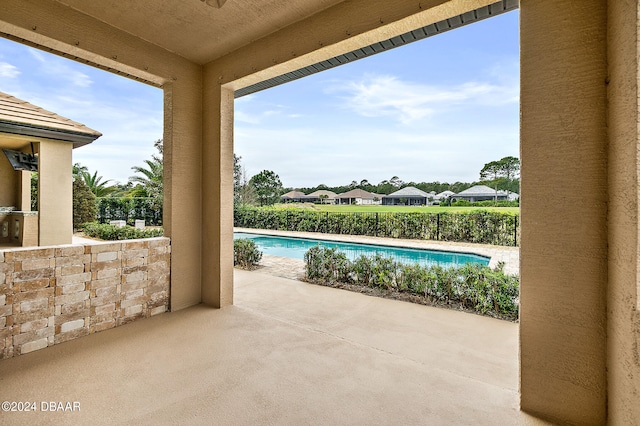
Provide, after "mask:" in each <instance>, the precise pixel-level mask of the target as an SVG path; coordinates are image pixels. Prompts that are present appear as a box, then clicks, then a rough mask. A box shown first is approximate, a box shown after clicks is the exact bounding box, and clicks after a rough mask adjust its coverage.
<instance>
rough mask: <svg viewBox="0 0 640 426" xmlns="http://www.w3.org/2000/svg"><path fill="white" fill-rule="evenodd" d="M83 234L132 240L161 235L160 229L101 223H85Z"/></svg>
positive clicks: (108, 239) (102, 238) (103, 238)
mask: <svg viewBox="0 0 640 426" xmlns="http://www.w3.org/2000/svg"><path fill="white" fill-rule="evenodd" d="M83 227H84V234H85V235H86V236H88V237H93V238H100V239H101V240H107V241H112V240H134V239H138V238H153V237H162V233H163V231H162V229H137V228H133V227H131V226H123V227H118V226H114V225H108V224H102V223H95V222H92V223H85V224H84V225H83Z"/></svg>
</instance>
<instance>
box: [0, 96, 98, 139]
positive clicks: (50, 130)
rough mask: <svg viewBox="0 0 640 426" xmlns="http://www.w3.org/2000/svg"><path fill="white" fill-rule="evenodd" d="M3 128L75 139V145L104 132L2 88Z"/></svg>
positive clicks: (0, 110) (0, 123)
mask: <svg viewBox="0 0 640 426" xmlns="http://www.w3.org/2000/svg"><path fill="white" fill-rule="evenodd" d="M0 132H5V133H16V134H22V135H27V136H41V137H46V138H49V139H57V140H65V141H69V142H74V146H81V145H85V144H87V143H91V142H93V141H94V140H95V139H97V138H99V137H100V136H102V133H100V132H98V131H96V130H93V129H90V128H89V127H87V126H85V125H84V124H81V123H78V122H75V121H73V120H70V119H68V118H66V117H63V116H61V115H58V114H56V113H53V112H51V111H47V110H45V109H42V108H40V107H38V106H36V105H33V104H30V103H29V102H26V101H23V100H21V99H18V98H16V97H14V96H11V95H8V94H6V93H3V92H0Z"/></svg>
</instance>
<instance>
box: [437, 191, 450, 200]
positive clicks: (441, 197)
mask: <svg viewBox="0 0 640 426" xmlns="http://www.w3.org/2000/svg"><path fill="white" fill-rule="evenodd" d="M452 195H456V193H455V192H453V191H442V192H441V193H439V194H436V195H435V196H434V197H433V198H434V199H435V200H436V201H440V200H446V199H447V198H449V197H451V196H452Z"/></svg>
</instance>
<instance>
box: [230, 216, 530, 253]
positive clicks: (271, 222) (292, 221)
mask: <svg viewBox="0 0 640 426" xmlns="http://www.w3.org/2000/svg"><path fill="white" fill-rule="evenodd" d="M234 226H237V227H242V228H258V229H272V230H283V231H299V232H323V233H327V234H349V235H370V236H377V237H390V238H405V239H420V240H435V241H456V242H469V243H480V244H494V245H503V246H516V245H517V244H518V243H519V235H518V232H519V229H518V216H517V215H513V214H509V213H501V212H492V211H481V210H478V211H473V212H468V213H467V212H465V213H400V212H389V213H375V212H372V213H355V212H353V213H340V212H319V211H313V210H299V209H296V210H293V209H290V210H287V209H284V210H276V209H268V208H255V207H241V208H237V209H234Z"/></svg>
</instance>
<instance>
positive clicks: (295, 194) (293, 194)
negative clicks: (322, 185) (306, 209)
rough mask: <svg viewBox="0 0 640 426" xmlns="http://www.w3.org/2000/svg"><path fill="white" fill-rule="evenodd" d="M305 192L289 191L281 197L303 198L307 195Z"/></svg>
mask: <svg viewBox="0 0 640 426" xmlns="http://www.w3.org/2000/svg"><path fill="white" fill-rule="evenodd" d="M305 196H306V195H305V193H304V192H301V191H289V192H287V193H286V194H282V195H281V196H280V197H281V198H302V197H305Z"/></svg>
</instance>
